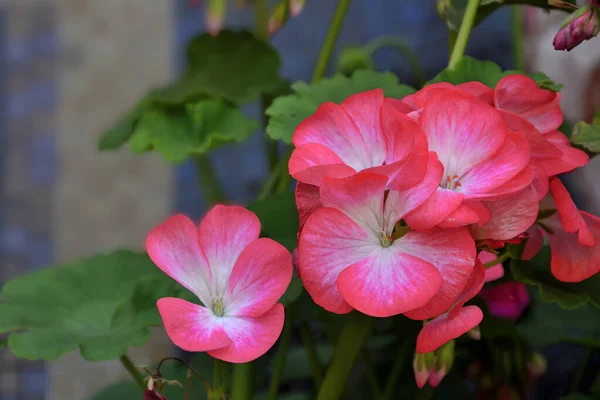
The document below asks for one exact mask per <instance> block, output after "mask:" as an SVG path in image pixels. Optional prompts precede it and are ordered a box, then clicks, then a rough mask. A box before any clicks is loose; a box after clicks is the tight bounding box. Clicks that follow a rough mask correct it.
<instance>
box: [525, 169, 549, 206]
mask: <svg viewBox="0 0 600 400" xmlns="http://www.w3.org/2000/svg"><path fill="white" fill-rule="evenodd" d="M529 166H530V167H531V169H532V171H533V181H532V182H531V185H532V186H533V188H534V189H535V192H536V194H537V199H538V201H542V199H543V198H544V197H545V196H546V195H547V194H548V191H549V190H550V182H549V178H548V174H546V171H545V170H544V168H543V167H542V165H541V163H539V162H538V161H535V160H531V162H530V163H529Z"/></svg>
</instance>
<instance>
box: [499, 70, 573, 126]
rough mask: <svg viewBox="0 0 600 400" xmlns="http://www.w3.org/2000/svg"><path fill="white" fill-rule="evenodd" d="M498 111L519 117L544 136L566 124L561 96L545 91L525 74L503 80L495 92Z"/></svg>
mask: <svg viewBox="0 0 600 400" xmlns="http://www.w3.org/2000/svg"><path fill="white" fill-rule="evenodd" d="M494 102H495V104H496V107H497V108H500V109H503V110H506V111H510V112H513V113H515V114H519V115H520V116H522V117H523V118H525V119H527V120H528V121H529V122H531V123H532V124H533V125H534V126H535V127H536V128H537V129H538V130H539V131H540V132H541V133H546V132H551V131H554V130H556V129H558V127H559V126H560V125H561V124H562V122H563V114H562V111H561V109H560V94H559V93H555V92H552V91H550V90H544V89H541V88H540V87H539V86H538V84H537V83H536V82H535V81H534V80H533V79H531V78H529V77H527V76H525V75H518V74H515V75H509V76H506V77H504V78H502V79H501V80H500V82H498V84H497V85H496V89H495V91H494Z"/></svg>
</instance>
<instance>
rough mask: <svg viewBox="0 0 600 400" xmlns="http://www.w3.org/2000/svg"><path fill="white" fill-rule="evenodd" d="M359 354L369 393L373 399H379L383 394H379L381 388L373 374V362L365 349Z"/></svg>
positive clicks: (375, 375)
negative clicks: (369, 389)
mask: <svg viewBox="0 0 600 400" xmlns="http://www.w3.org/2000/svg"><path fill="white" fill-rule="evenodd" d="M360 353H361V358H362V360H363V362H364V363H365V372H366V373H367V381H368V382H369V386H371V392H372V395H373V398H374V399H381V396H382V395H383V393H382V392H381V388H380V387H379V380H378V379H377V374H376V373H375V369H374V367H373V361H372V360H371V357H370V355H369V353H368V352H367V349H366V348H364V347H363V349H362V351H361V352H360Z"/></svg>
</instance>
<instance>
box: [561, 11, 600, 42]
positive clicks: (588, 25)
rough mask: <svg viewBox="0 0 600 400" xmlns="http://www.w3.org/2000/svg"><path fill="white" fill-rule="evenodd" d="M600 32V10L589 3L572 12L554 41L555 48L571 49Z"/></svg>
mask: <svg viewBox="0 0 600 400" xmlns="http://www.w3.org/2000/svg"><path fill="white" fill-rule="evenodd" d="M598 33H600V11H599V9H598V6H597V5H595V4H592V3H590V4H588V5H587V6H585V7H582V8H580V9H579V10H577V11H575V12H574V13H573V14H571V15H570V16H569V17H568V18H567V19H566V20H565V22H564V23H563V25H562V26H561V28H560V29H559V31H558V32H557V34H556V36H555V37H554V41H553V42H552V43H553V45H554V49H556V50H567V51H571V50H573V49H574V48H575V47H577V46H578V45H580V44H581V43H582V42H584V41H586V40H589V39H591V38H593V37H595V36H597V35H598Z"/></svg>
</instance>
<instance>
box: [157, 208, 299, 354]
mask: <svg viewBox="0 0 600 400" xmlns="http://www.w3.org/2000/svg"><path fill="white" fill-rule="evenodd" d="M259 233H260V222H259V220H258V218H257V217H256V215H254V214H253V213H252V212H250V211H248V210H246V209H244V208H242V207H236V206H222V205H217V206H215V207H214V208H213V209H212V210H211V211H209V212H208V214H207V215H206V216H205V217H204V219H203V220H202V222H201V223H200V225H199V226H198V227H196V226H195V225H194V223H193V222H192V221H190V219H189V218H187V217H185V216H183V215H176V216H173V217H171V218H169V219H168V220H167V221H165V222H164V223H163V224H162V225H160V226H158V227H157V228H155V229H154V230H153V231H152V232H150V234H149V235H148V238H147V239H146V249H147V250H148V255H149V256H150V258H151V259H152V261H154V263H155V264H156V265H157V266H158V267H159V268H160V269H161V270H162V271H163V272H165V273H166V274H167V275H169V276H170V277H171V278H173V279H175V280H176V281H177V282H179V283H180V284H181V285H182V286H184V287H185V288H187V289H189V290H190V291H191V292H192V293H194V294H195V295H196V296H197V297H198V299H199V300H200V301H201V302H202V304H203V306H200V305H197V304H193V303H190V302H188V301H185V300H182V299H178V298H173V297H167V298H162V299H159V300H158V303H157V306H158V311H159V312H160V315H161V318H162V320H163V324H164V326H165V330H166V331H167V335H168V336H169V338H170V339H171V340H172V341H173V343H174V344H175V345H177V346H178V347H180V348H182V349H183V350H186V351H206V352H208V354H210V355H211V356H213V357H215V358H218V359H221V360H224V361H228V362H232V363H243V362H249V361H252V360H254V359H256V358H258V357H260V356H261V355H263V354H264V353H266V352H267V350H269V349H270V348H271V346H273V344H275V341H277V338H278V337H279V335H280V333H281V330H282V328H283V319H284V311H283V305H281V304H280V303H277V300H279V298H280V297H281V296H282V295H283V293H284V292H285V290H286V289H287V287H288V285H289V283H290V280H291V278H292V259H291V255H290V253H289V252H288V251H287V250H286V249H285V248H284V247H283V246H282V245H280V244H279V243H277V242H275V241H273V240H271V239H266V238H262V239H259V238H258V236H259Z"/></svg>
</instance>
